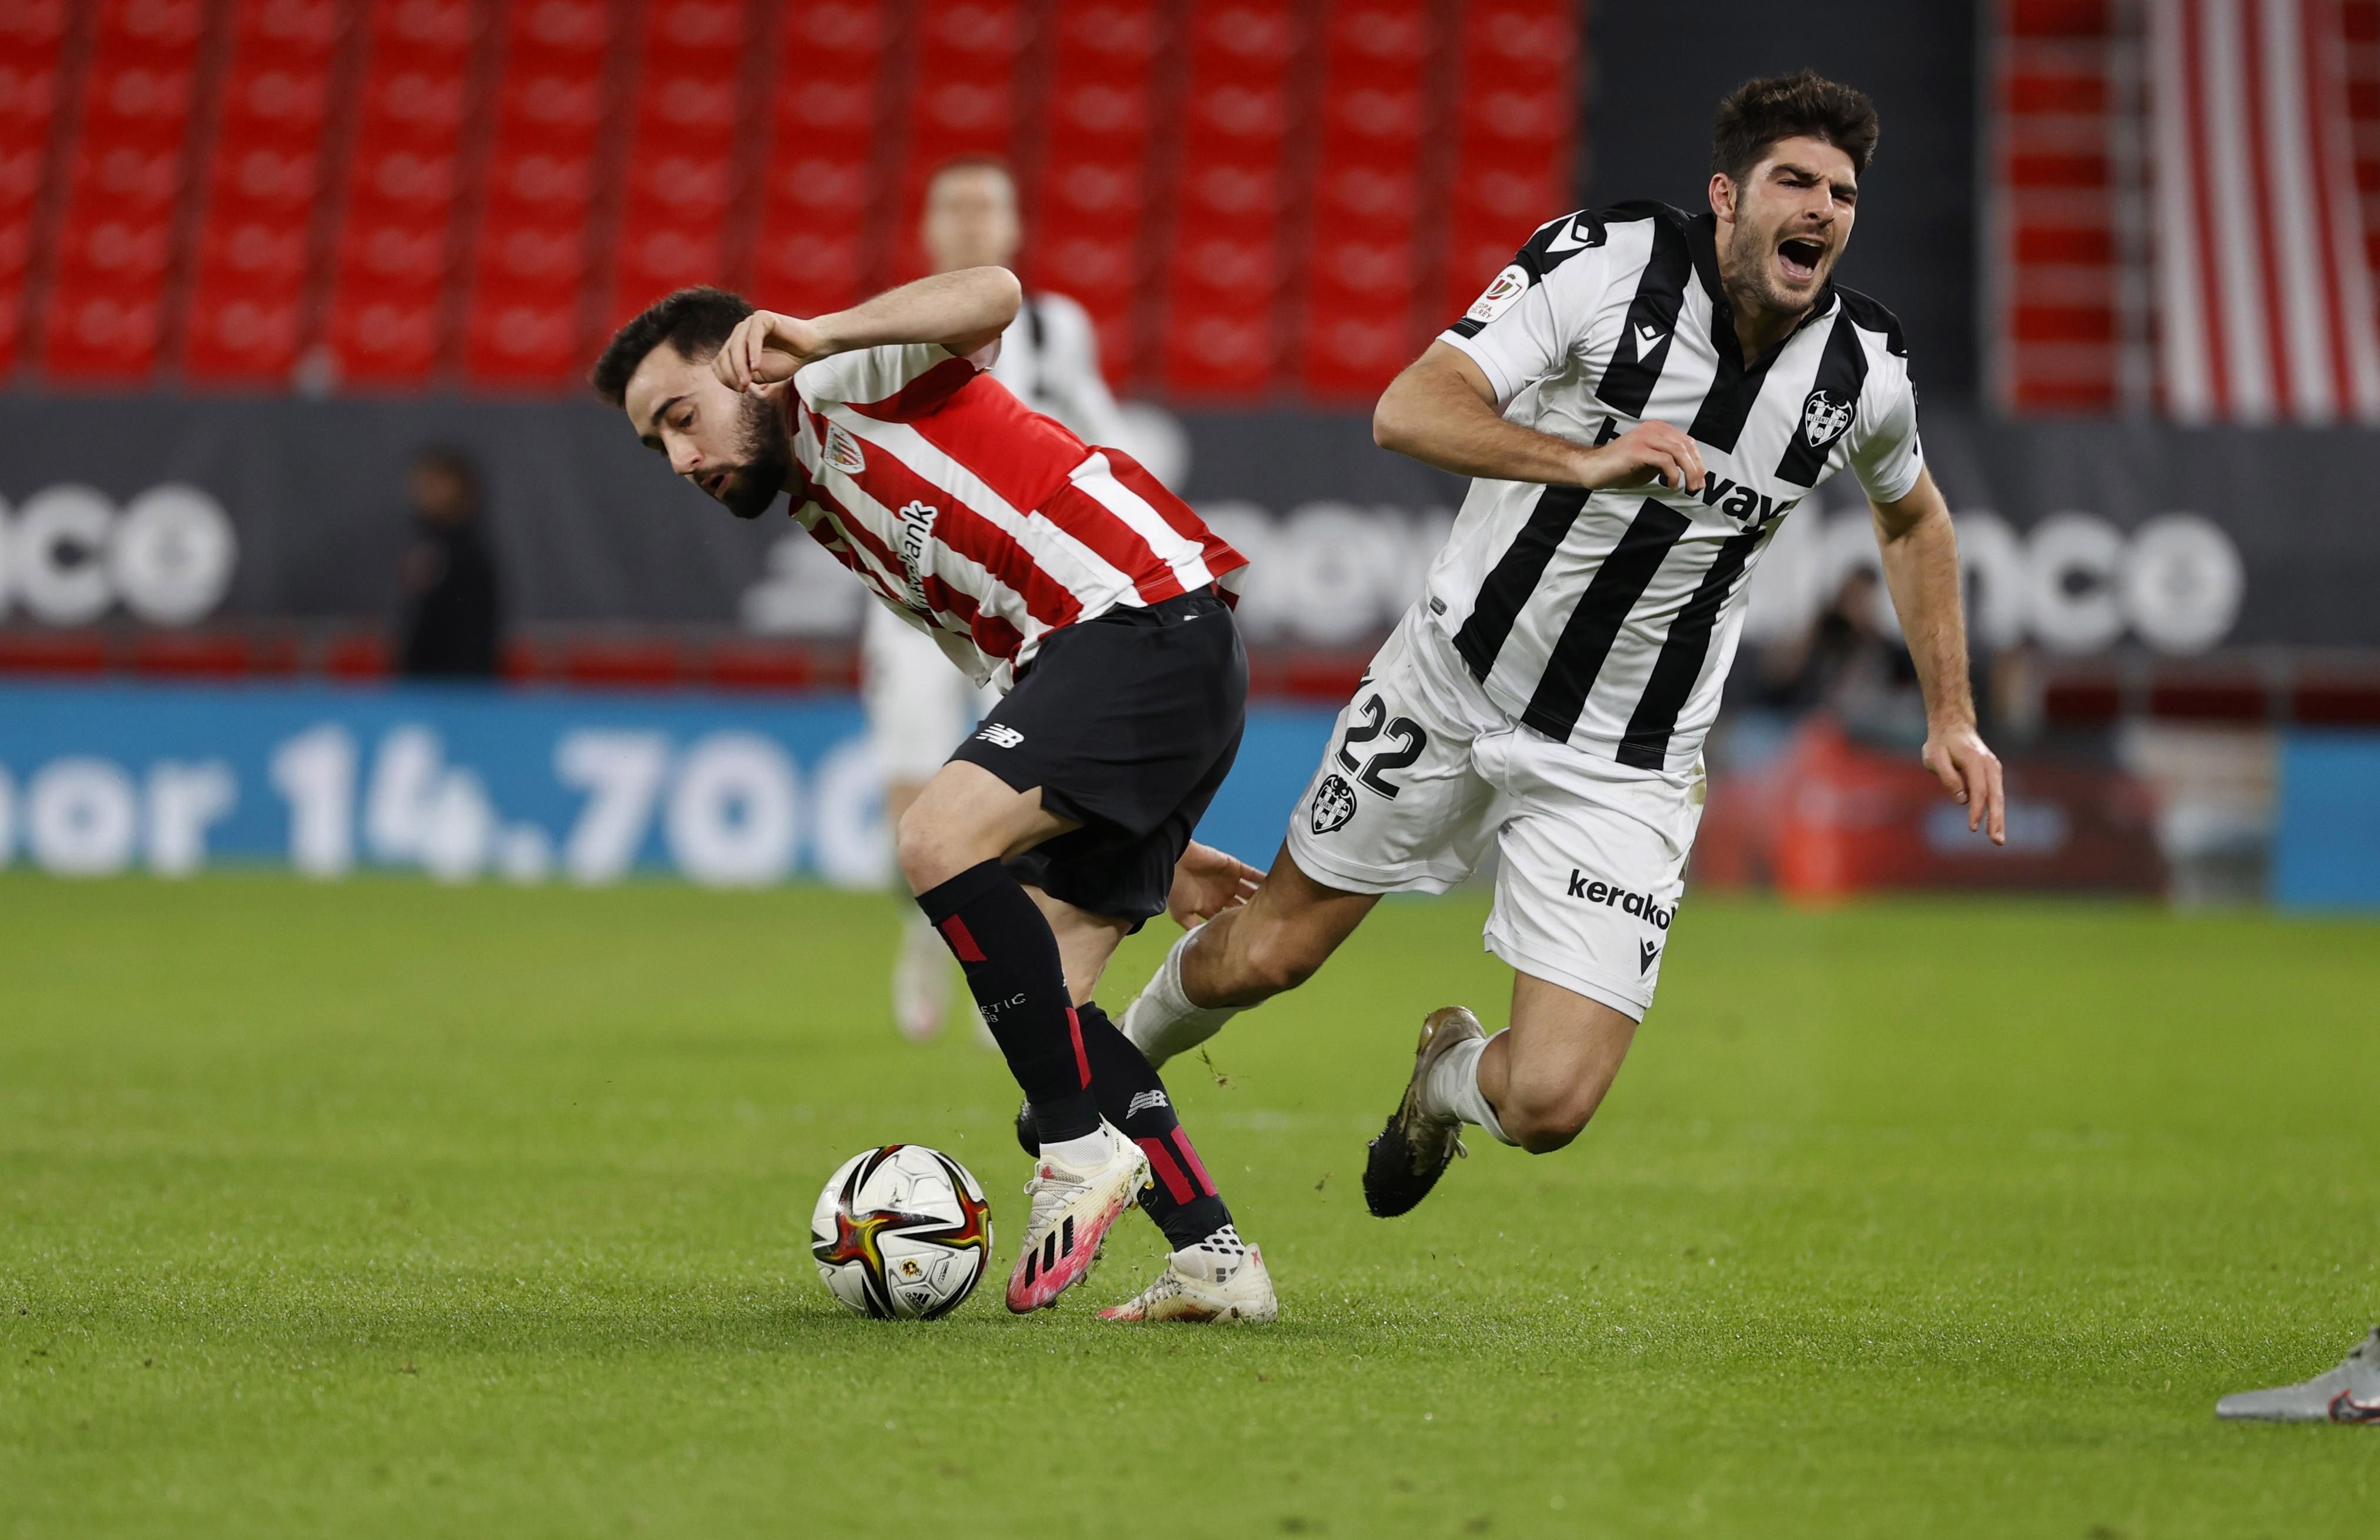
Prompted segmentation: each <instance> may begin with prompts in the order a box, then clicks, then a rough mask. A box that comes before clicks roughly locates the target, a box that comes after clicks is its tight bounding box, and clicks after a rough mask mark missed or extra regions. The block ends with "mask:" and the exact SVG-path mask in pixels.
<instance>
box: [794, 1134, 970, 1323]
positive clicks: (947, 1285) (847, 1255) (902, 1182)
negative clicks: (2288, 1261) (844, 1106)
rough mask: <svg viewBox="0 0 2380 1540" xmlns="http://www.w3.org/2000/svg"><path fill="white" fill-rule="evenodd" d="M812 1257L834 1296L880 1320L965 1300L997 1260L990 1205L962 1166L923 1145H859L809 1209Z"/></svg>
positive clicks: (933, 1312) (947, 1308) (926, 1313)
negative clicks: (993, 1257)
mask: <svg viewBox="0 0 2380 1540" xmlns="http://www.w3.org/2000/svg"><path fill="white" fill-rule="evenodd" d="M810 1255H812V1256H813V1257H816V1258H817V1259H818V1270H819V1277H820V1278H822V1279H826V1287H827V1291H828V1292H829V1293H831V1294H832V1295H833V1296H834V1297H835V1298H836V1299H839V1300H841V1301H842V1302H843V1303H844V1304H847V1305H849V1306H851V1308H853V1309H854V1310H856V1311H858V1312H859V1313H860V1314H861V1315H863V1316H870V1317H873V1318H874V1319H876V1320H880V1321H882V1320H915V1321H930V1320H932V1319H933V1318H934V1317H935V1316H946V1315H948V1314H950V1313H951V1312H952V1311H953V1310H955V1309H957V1308H958V1307H959V1304H960V1302H961V1301H963V1300H965V1298H966V1297H967V1295H969V1294H970V1293H973V1292H974V1291H975V1286H976V1284H977V1281H978V1280H980V1279H982V1277H983V1273H984V1268H985V1267H989V1266H990V1262H991V1205H990V1204H989V1203H986V1202H985V1201H984V1197H983V1188H982V1186H981V1185H980V1184H979V1183H977V1181H976V1179H975V1178H974V1176H972V1175H971V1174H969V1172H968V1171H967V1169H966V1168H965V1166H962V1165H960V1164H959V1163H958V1162H957V1161H955V1160H953V1159H952V1158H950V1157H949V1156H947V1155H944V1154H943V1153H942V1152H941V1150H938V1149H929V1148H927V1147H926V1146H923V1145H886V1146H883V1147H882V1148H880V1149H870V1150H862V1151H861V1152H860V1153H858V1154H857V1155H855V1156H853V1157H852V1158H850V1159H848V1160H846V1161H844V1163H843V1165H842V1166H841V1167H840V1168H838V1169H837V1170H836V1171H835V1173H834V1175H833V1176H832V1177H831V1178H829V1179H828V1181H827V1184H826V1191H824V1192H822V1193H820V1194H819V1200H818V1207H816V1208H815V1209H812V1210H811V1212H810Z"/></svg>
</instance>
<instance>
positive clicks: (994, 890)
mask: <svg viewBox="0 0 2380 1540" xmlns="http://www.w3.org/2000/svg"><path fill="white" fill-rule="evenodd" d="M917 907H918V908H920V909H922V910H924V911H925V912H926V918H927V919H929V920H930V921H931V922H933V927H934V928H935V929H936V930H939V931H941V936H942V940H943V941H944V942H945V943H947V944H948V945H949V947H950V949H951V951H952V952H953V954H954V955H955V956H956V957H957V958H958V960H959V966H960V967H961V968H963V969H965V972H966V981H967V988H968V989H969V991H971V992H972V993H973V994H974V995H975V1003H976V1008H977V1010H979V1011H981V1012H982V1013H983V1019H984V1022H985V1025H989V1026H990V1028H991V1035H992V1037H995V1038H997V1039H998V1040H999V1043H1000V1051H1001V1052H1002V1054H1003V1055H1005V1056H1006V1057H1007V1060H1008V1073H1011V1074H1013V1075H1014V1076H1015V1077H1016V1084H1017V1085H1019V1086H1021V1087H1023V1088H1024V1091H1025V1097H1026V1100H1028V1101H1030V1102H1031V1103H1032V1104H1033V1121H1034V1125H1035V1127H1037V1128H1038V1130H1039V1131H1040V1134H1041V1143H1042V1145H1043V1146H1044V1147H1047V1146H1050V1145H1053V1144H1056V1143H1057V1142H1058V1141H1060V1140H1062V1139H1079V1138H1081V1137H1083V1136H1084V1135H1085V1134H1094V1133H1097V1132H1098V1131H1099V1104H1098V1102H1097V1101H1095V1100H1094V1099H1093V1098H1092V1096H1091V1061H1090V1060H1089V1059H1088V1057H1087V1056H1086V1054H1085V1053H1084V1049H1083V1031H1082V1027H1081V1025H1080V1024H1079V1023H1078V1022H1077V1020H1076V1019H1075V1009H1074V1006H1073V1005H1072V1004H1071V1003H1069V1001H1068V1000H1067V998H1066V969H1065V964H1063V963H1062V961H1061V960H1060V959H1059V956H1058V938H1057V937H1055V936H1054V935H1051V934H1050V922H1049V921H1048V920H1046V919H1044V918H1042V916H1041V911H1040V910H1038V909H1037V908H1035V907H1034V906H1033V900H1032V899H1031V898H1030V897H1028V896H1027V895H1026V891H1025V888H1024V885H1023V884H1022V883H1020V882H1018V881H1017V880H1016V879H1015V877H1014V876H1013V875H1012V874H1011V873H1010V872H1009V870H1008V868H1007V867H1003V866H1002V865H1001V864H1000V863H999V862H997V861H986V862H983V863H982V864H980V865H978V866H973V867H968V868H967V869H966V870H965V871H963V872H961V873H959V874H958V875H957V876H956V877H953V878H952V879H950V880H949V881H947V882H943V883H941V884H939V885H937V886H935V887H932V888H929V889H928V890H926V891H924V892H922V893H919V894H918V895H917ZM1110 1030H1111V1031H1112V1030H1113V1028H1110ZM1125 1046H1126V1047H1127V1048H1128V1047H1130V1046H1131V1045H1130V1044H1128V1043H1127V1044H1126V1045H1125Z"/></svg>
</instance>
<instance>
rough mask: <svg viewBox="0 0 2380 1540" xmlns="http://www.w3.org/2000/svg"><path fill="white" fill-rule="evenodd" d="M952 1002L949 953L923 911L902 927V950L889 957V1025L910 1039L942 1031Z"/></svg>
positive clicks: (924, 1038)
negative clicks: (890, 979)
mask: <svg viewBox="0 0 2380 1540" xmlns="http://www.w3.org/2000/svg"><path fill="white" fill-rule="evenodd" d="M950 1005H951V953H950V949H949V948H948V947H947V946H945V945H944V944H943V942H942V938H941V935H940V934H939V933H937V932H936V931H935V929H934V928H933V927H932V926H930V925H928V924H927V923H926V916H923V915H913V916H910V918H909V921H908V923H906V924H905V925H903V926H902V927H901V952H900V955H899V956H897V957H895V958H894V959H893V961H892V1025H894V1026H895V1027H897V1028H899V1029H900V1032H901V1036H902V1037H906V1038H907V1039H909V1041H911V1042H913V1043H924V1042H930V1041H932V1040H933V1039H934V1038H935V1037H939V1036H941V1030H942V1018H943V1017H944V1016H945V1015H947V1014H948V1013H949V1012H950Z"/></svg>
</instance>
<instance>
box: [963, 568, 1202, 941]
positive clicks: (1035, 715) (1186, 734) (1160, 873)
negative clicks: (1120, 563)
mask: <svg viewBox="0 0 2380 1540" xmlns="http://www.w3.org/2000/svg"><path fill="white" fill-rule="evenodd" d="M1247 705H1248V655H1247V651H1246V649H1244V648H1243V647H1242V646H1241V645H1240V629H1239V626H1238V624H1237V623H1235V622H1234V621H1233V619H1232V612H1231V608H1230V606H1228V605H1226V604H1225V603H1224V602H1223V601H1222V600H1221V599H1220V598H1219V597H1218V596H1217V595H1216V594H1214V593H1213V592H1212V591H1210V590H1205V589H1202V590H1200V591H1199V592H1196V593H1191V594H1184V595H1182V596H1181V597H1179V598H1177V599H1169V600H1164V601H1163V602H1161V603H1158V604H1151V605H1148V606H1147V607H1146V608H1125V607H1118V608H1116V609H1113V610H1111V611H1109V612H1107V613H1106V614H1103V615H1100V616H1099V617H1098V618H1096V619H1094V620H1087V621H1079V622H1077V623H1075V624H1073V625H1069V626H1065V627H1062V629H1060V630H1058V631H1055V632H1053V633H1051V634H1050V637H1049V638H1048V639H1047V640H1046V641H1044V642H1043V643H1042V644H1041V650H1040V652H1039V653H1038V655H1036V656H1035V658H1034V660H1033V662H1032V665H1031V666H1030V667H1029V668H1027V669H1026V672H1025V676H1024V678H1022V679H1021V680H1019V681H1018V682H1017V685H1016V687H1015V688H1014V689H1013V690H1011V691H1009V692H1008V697H1007V698H1006V699H1004V700H1002V702H1001V703H1000V704H999V706H997V707H996V708H994V709H993V710H992V713H991V714H990V716H988V717H986V718H985V719H984V721H983V725H982V726H980V727H978V728H977V730H976V732H975V734H974V735H973V736H972V737H970V738H968V739H967V740H966V742H965V743H963V744H961V745H960V746H958V751H957V752H956V753H954V754H953V755H952V756H951V758H953V759H964V760H965V761H966V762H967V763H968V764H971V765H981V766H982V767H983V768H984V769H986V770H990V771H991V773H992V774H994V775H996V776H998V777H1000V779H1001V780H1002V781H1004V782H1007V783H1008V784H1009V785H1010V786H1013V787H1014V788H1015V789H1016V790H1018V791H1020V792H1028V791H1031V790H1032V789H1033V788H1035V787H1037V786H1038V787H1039V788H1040V789H1041V806H1043V807H1045V808H1047V809H1048V810H1049V811H1050V812H1052V813H1055V814H1057V815H1058V816H1059V817H1060V818H1062V819H1070V820H1072V821H1074V822H1075V823H1079V824H1081V825H1082V826H1083V827H1082V828H1080V829H1076V830H1073V831H1069V832H1067V833H1064V834H1061V835H1059V836H1058V837H1057V838H1055V839H1053V840H1050V841H1047V842H1045V843H1041V844H1039V845H1037V846H1035V847H1034V848H1033V849H1031V850H1029V851H1026V853H1025V854H1024V855H1020V856H1018V857H1017V858H1016V859H1015V860H1014V861H1011V862H1010V863H1008V867H1009V870H1011V871H1013V872H1014V873H1015V874H1016V876H1017V878H1018V879H1019V880H1021V881H1023V882H1026V883H1028V884H1030V885H1031V886H1034V887H1037V888H1039V889H1040V890H1041V891H1044V892H1046V893H1048V894H1049V895H1050V897H1052V898H1056V899H1062V900H1064V901H1065V902H1066V903H1071V904H1074V905H1075V907H1076V908H1079V909H1087V910H1089V911H1090V912H1091V913H1092V914H1095V915H1106V916H1112V917H1114V918H1118V919H1128V920H1131V921H1132V922H1133V928H1135V929H1138V928H1139V927H1140V923H1141V922H1142V921H1144V920H1147V919H1148V918H1149V917H1150V916H1154V915H1161V914H1163V913H1164V912H1165V900H1166V897H1167V895H1168V894H1169V893H1171V892H1172V888H1173V864H1174V863H1175V862H1176V861H1179V860H1180V859H1181V858H1182V852H1183V851H1184V848H1186V847H1187V846H1188V845H1189V843H1190V831H1192V830H1193V829H1195V828H1196V827H1197V824H1198V819H1199V818H1200V817H1201V816H1202V815H1203V814H1205V812H1206V811H1207V804H1208V803H1209V802H1211V801H1213V800H1214V797H1215V788H1216V787H1218V786H1220V785H1221V784H1222V783H1223V777H1224V776H1225V775H1226V774H1228V773H1230V771H1231V768H1232V760H1233V757H1234V756H1236V755H1237V754H1238V753H1239V751H1240V732H1241V729H1242V728H1243V727H1244V726H1245V724H1246V721H1247Z"/></svg>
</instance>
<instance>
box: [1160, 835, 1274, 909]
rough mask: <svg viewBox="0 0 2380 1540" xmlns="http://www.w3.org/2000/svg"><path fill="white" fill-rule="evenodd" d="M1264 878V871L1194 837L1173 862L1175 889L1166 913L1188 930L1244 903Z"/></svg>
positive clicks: (1166, 905) (1167, 902)
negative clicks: (1180, 856) (1177, 859)
mask: <svg viewBox="0 0 2380 1540" xmlns="http://www.w3.org/2000/svg"><path fill="white" fill-rule="evenodd" d="M1263 881H1264V873H1262V872H1260V871H1258V870H1257V868H1256V867H1252V866H1249V865H1248V864H1247V863H1246V862H1245V861H1243V860H1241V859H1240V858H1239V857H1238V856H1236V855H1230V854H1228V853H1226V852H1223V851H1220V850H1217V849H1216V848H1215V847H1214V846H1213V845H1202V844H1200V843H1198V842H1197V841H1196V840H1193V841H1191V842H1190V844H1189V847H1188V848H1187V849H1185V850H1184V851H1183V853H1182V859H1180V860H1179V861H1176V862H1175V863H1173V891H1172V894H1171V895H1170V896H1169V897H1168V898H1167V899H1166V903H1165V909H1166V913H1168V914H1170V915H1172V916H1173V923H1174V924H1176V925H1178V926H1180V927H1181V928H1183V929H1184V930H1187V929H1189V928H1191V927H1192V926H1194V925H1204V924H1205V923H1206V922H1207V921H1208V920H1211V919H1213V918H1214V917H1215V916H1218V915H1220V914H1221V913H1222V912H1223V911H1224V910H1226V909H1236V908H1238V907H1239V906H1240V905H1241V904H1243V903H1246V902H1247V901H1248V900H1249V899H1251V898H1254V897H1255V896H1256V891H1257V886H1258V885H1259V884H1261V883H1262V882H1263Z"/></svg>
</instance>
